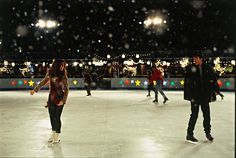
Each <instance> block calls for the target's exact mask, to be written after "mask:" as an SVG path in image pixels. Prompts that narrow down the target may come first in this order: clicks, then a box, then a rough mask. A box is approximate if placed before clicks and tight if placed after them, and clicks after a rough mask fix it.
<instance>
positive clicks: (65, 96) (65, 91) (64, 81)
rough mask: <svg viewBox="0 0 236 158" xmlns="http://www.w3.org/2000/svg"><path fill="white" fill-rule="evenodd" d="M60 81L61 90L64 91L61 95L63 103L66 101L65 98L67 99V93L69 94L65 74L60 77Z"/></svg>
mask: <svg viewBox="0 0 236 158" xmlns="http://www.w3.org/2000/svg"><path fill="white" fill-rule="evenodd" d="M62 82H63V85H64V87H63V91H64V96H63V99H62V101H63V104H65V103H66V100H67V97H68V94H69V85H68V77H67V74H66V75H65V76H64V77H63V79H62Z"/></svg>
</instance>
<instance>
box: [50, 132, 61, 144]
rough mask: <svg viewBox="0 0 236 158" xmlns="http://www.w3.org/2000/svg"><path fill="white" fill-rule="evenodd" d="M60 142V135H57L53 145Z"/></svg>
mask: <svg viewBox="0 0 236 158" xmlns="http://www.w3.org/2000/svg"><path fill="white" fill-rule="evenodd" d="M59 142H60V138H59V133H55V135H54V137H53V141H52V143H54V144H56V143H59Z"/></svg>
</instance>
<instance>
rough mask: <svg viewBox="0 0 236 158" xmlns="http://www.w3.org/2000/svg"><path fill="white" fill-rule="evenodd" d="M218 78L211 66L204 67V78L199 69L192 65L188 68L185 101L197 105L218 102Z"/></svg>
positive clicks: (185, 82) (185, 80) (185, 81)
mask: <svg viewBox="0 0 236 158" xmlns="http://www.w3.org/2000/svg"><path fill="white" fill-rule="evenodd" d="M216 84H217V78H216V75H215V72H214V70H213V69H212V68H211V67H210V66H209V65H205V64H203V65H202V77H201V76H200V70H199V67H198V66H196V65H190V66H188V67H187V68H186V73H185V79H184V99H185V100H190V101H192V102H195V103H209V102H211V101H215V100H216V95H215V85H216Z"/></svg>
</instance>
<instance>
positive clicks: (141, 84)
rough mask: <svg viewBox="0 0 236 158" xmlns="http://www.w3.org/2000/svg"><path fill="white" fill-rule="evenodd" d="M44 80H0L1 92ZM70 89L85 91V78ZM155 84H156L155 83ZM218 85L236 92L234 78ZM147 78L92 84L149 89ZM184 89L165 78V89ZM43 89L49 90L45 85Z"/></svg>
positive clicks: (30, 86) (76, 80) (72, 82)
mask: <svg viewBox="0 0 236 158" xmlns="http://www.w3.org/2000/svg"><path fill="white" fill-rule="evenodd" d="M41 80H42V78H0V90H18V89H20V90H23V89H33V87H35V86H36V85H37V84H38V83H39V82H40V81H41ZM68 82H69V87H70V89H84V86H85V84H84V79H83V78H69V81H68ZM154 84H155V83H154ZM218 85H219V86H220V89H221V90H225V91H234V90H235V79H234V78H220V79H219V80H218ZM147 86H148V81H147V79H146V78H104V79H102V80H100V81H99V82H98V83H94V82H93V83H92V87H93V89H147ZM183 88H184V78H165V79H164V81H163V89H166V90H182V89H183ZM42 89H48V85H45V86H44V87H43V88H42Z"/></svg>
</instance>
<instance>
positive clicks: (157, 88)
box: [152, 65, 169, 104]
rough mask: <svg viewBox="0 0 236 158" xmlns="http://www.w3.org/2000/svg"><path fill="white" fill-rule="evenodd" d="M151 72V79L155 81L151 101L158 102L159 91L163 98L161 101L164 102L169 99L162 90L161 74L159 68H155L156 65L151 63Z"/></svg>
mask: <svg viewBox="0 0 236 158" xmlns="http://www.w3.org/2000/svg"><path fill="white" fill-rule="evenodd" d="M152 68H153V73H152V80H153V81H156V85H155V100H153V103H158V91H159V92H160V93H161V95H162V97H163V98H164V101H163V103H164V104H165V103H166V101H168V100H169V99H168V98H167V97H166V95H165V94H164V92H163V91H162V84H163V75H162V72H161V71H160V68H157V67H156V65H153V67H152Z"/></svg>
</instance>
